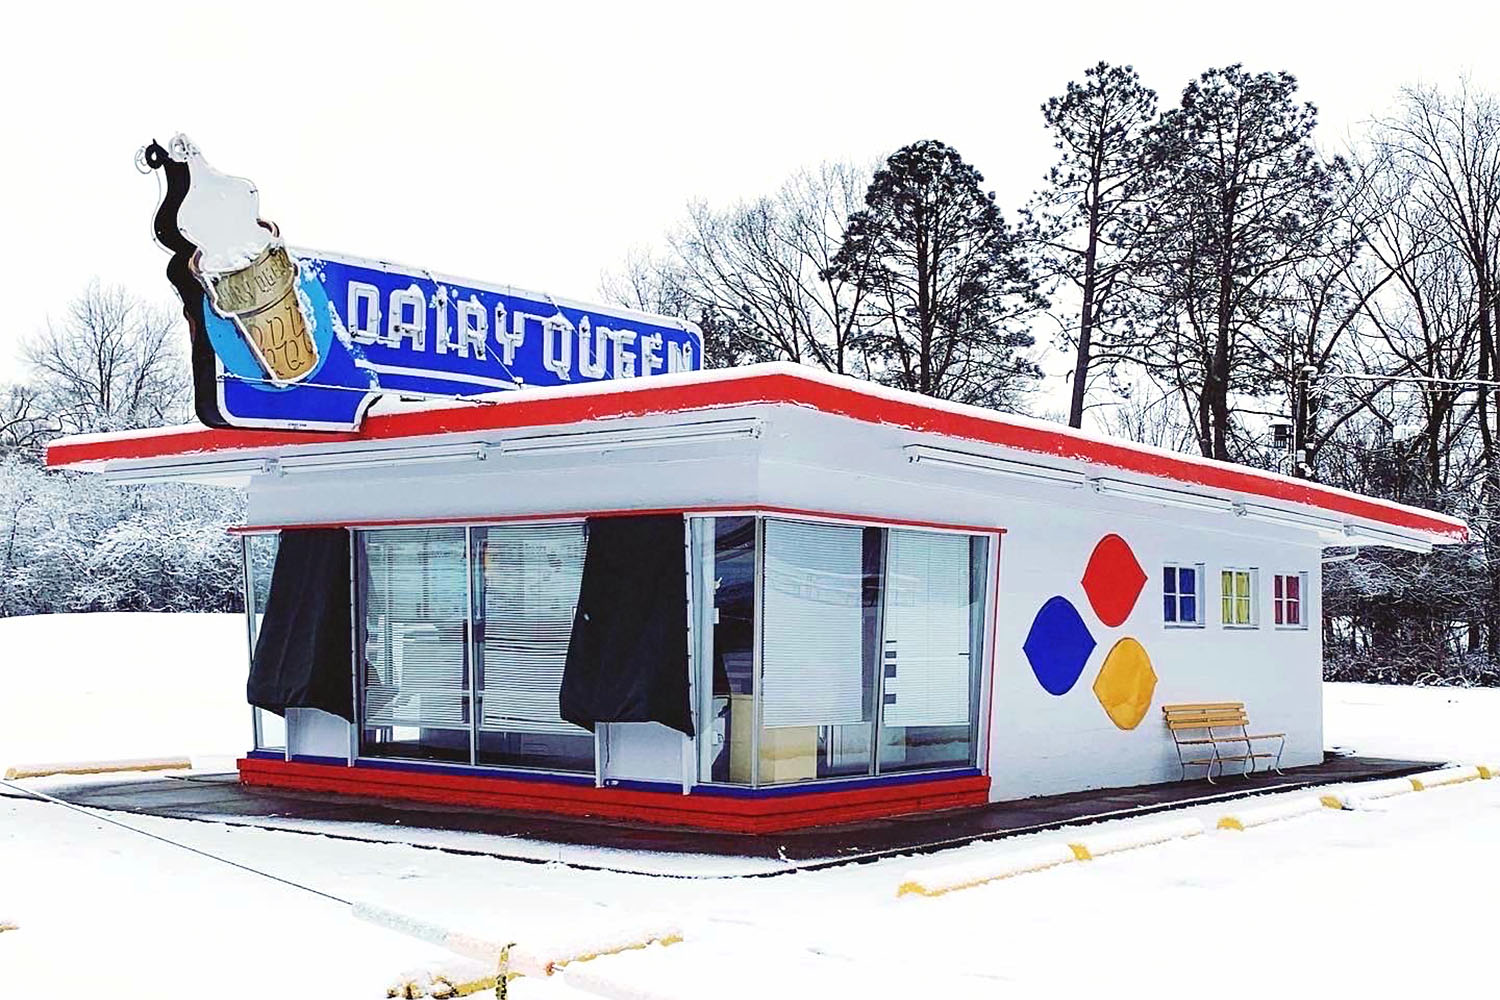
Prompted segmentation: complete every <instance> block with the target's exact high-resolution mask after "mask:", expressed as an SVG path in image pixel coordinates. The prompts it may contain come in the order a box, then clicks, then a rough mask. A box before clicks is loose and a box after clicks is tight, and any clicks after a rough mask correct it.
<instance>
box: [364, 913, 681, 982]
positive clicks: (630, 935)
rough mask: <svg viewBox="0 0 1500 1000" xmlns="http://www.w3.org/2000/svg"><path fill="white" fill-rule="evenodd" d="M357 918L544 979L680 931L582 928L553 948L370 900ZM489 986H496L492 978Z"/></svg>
mask: <svg viewBox="0 0 1500 1000" xmlns="http://www.w3.org/2000/svg"><path fill="white" fill-rule="evenodd" d="M350 909H351V910H352V911H353V914H354V916H355V917H357V918H358V919H360V920H364V921H365V922H367V923H372V924H376V925H378V926H380V927H384V928H386V929H388V930H393V931H399V932H400V933H402V934H407V935H409V936H411V937H414V938H417V939H418V940H421V941H426V942H428V943H429V944H435V945H437V946H438V947H440V948H444V949H446V950H448V951H450V952H452V953H453V954H455V955H459V956H461V957H463V958H467V959H472V960H474V961H476V962H480V963H483V964H484V965H485V966H487V967H489V968H493V969H495V970H496V974H495V976H494V977H492V979H493V978H498V976H499V975H500V974H503V975H505V977H506V978H507V979H514V978H515V977H516V976H534V977H538V978H545V977H547V976H550V975H552V974H553V973H555V972H557V971H558V970H559V969H561V968H562V967H564V966H566V965H568V964H569V963H571V962H587V961H589V960H591V959H595V958H599V957H600V956H603V955H613V954H616V953H618V952H622V951H631V950H634V949H636V948H644V947H646V946H647V945H652V944H676V943H677V942H679V941H681V940H682V930H681V928H679V927H678V926H676V925H675V924H664V923H649V924H644V923H643V924H640V925H638V926H636V927H628V928H624V929H617V928H611V929H610V930H608V931H605V932H602V933H598V934H593V935H590V934H588V933H587V932H584V933H580V934H578V935H576V936H575V937H573V938H571V939H570V940H568V941H566V942H563V943H558V944H555V945H553V946H551V947H542V948H537V947H531V946H525V945H520V944H517V943H515V942H502V941H499V940H492V939H486V938H480V937H474V936H473V935H469V934H461V933H459V932H457V931H454V930H452V929H450V928H447V927H443V926H440V925H438V924H434V923H431V922H429V921H426V920H421V919H418V918H416V917H413V916H411V915H409V914H405V913H399V912H397V911H395V910H387V909H383V908H381V907H378V906H372V905H370V904H368V903H354V904H352V905H351V907H350ZM491 985H494V983H493V982H492V983H491Z"/></svg>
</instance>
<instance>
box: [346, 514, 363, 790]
mask: <svg viewBox="0 0 1500 1000" xmlns="http://www.w3.org/2000/svg"><path fill="white" fill-rule="evenodd" d="M347 531H348V535H349V687H350V690H351V694H352V696H353V699H354V700H353V702H352V708H353V710H354V721H353V722H351V723H350V724H349V766H350V767H353V766H354V759H355V758H356V757H358V756H359V737H360V733H361V731H362V730H363V727H364V717H365V715H364V711H363V708H362V707H361V705H360V697H359V686H360V685H359V676H360V669H359V664H360V660H361V658H362V656H363V649H364V643H363V642H361V641H360V640H361V635H360V632H361V629H360V627H359V619H360V615H359V610H360V593H359V549H358V545H359V533H358V532H356V531H355V530H354V529H353V528H350V529H347Z"/></svg>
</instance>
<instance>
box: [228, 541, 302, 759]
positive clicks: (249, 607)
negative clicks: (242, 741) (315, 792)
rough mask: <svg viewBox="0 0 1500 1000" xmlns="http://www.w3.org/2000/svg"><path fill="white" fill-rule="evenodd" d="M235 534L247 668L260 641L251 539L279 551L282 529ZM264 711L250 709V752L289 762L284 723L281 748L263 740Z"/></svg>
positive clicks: (284, 723)
mask: <svg viewBox="0 0 1500 1000" xmlns="http://www.w3.org/2000/svg"><path fill="white" fill-rule="evenodd" d="M236 534H238V536H239V540H240V590H241V594H242V597H243V600H244V607H245V637H246V639H247V640H248V642H249V649H248V659H247V660H246V664H247V665H248V664H249V663H250V662H252V661H253V660H254V659H255V643H256V640H257V639H259V638H260V623H259V621H257V618H258V617H259V616H258V615H257V614H256V610H255V597H256V589H255V569H254V567H253V566H252V565H251V558H250V546H251V545H252V539H257V538H266V537H270V538H274V539H275V540H276V545H277V548H278V549H279V548H280V546H281V529H280V528H266V529H260V530H256V531H241V532H237V533H236ZM275 564H276V559H275V556H274V555H273V556H272V558H271V566H272V570H273V571H274V569H275ZM266 587H267V594H268V595H269V588H270V579H269V578H267V580H266ZM264 711H265V710H264V709H260V708H256V707H255V706H254V705H251V706H250V741H251V742H250V746H251V748H252V749H253V750H254V751H255V752H257V753H280V754H281V755H282V758H283V759H284V760H291V759H292V750H291V744H292V741H291V740H290V739H289V738H288V733H287V730H286V722H285V721H284V720H283V721H282V723H281V745H280V746H276V745H274V744H272V743H270V742H269V741H268V740H267V739H266V733H265V723H264V720H263V718H262V715H261V713H262V712H264Z"/></svg>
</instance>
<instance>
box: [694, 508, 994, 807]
mask: <svg viewBox="0 0 1500 1000" xmlns="http://www.w3.org/2000/svg"><path fill="white" fill-rule="evenodd" d="M683 516H684V518H685V519H686V520H687V522H688V534H689V536H690V537H692V538H698V539H707V540H708V541H709V542H710V543H711V542H712V534H713V533H712V531H711V530H704V529H699V530H698V531H694V529H693V525H694V524H695V523H704V524H711V523H712V521H713V520H714V519H717V518H730V517H748V518H753V519H754V521H755V526H756V531H755V604H754V615H755V621H754V636H755V638H754V650H753V652H754V667H753V671H754V673H753V675H752V679H753V680H752V686H753V694H754V699H755V708H754V712H753V716H754V719H755V730H754V732H753V733H752V746H751V754H752V759H751V762H750V764H751V768H750V770H751V782H750V783H749V784H742V783H734V782H725V781H715V780H713V778H712V773H711V769H710V768H709V766H708V763H707V762H708V761H709V760H711V758H710V757H708V756H707V755H706V754H705V752H704V750H703V748H702V746H701V745H700V746H699V747H698V748H697V753H695V755H694V758H695V760H696V761H697V764H698V767H697V771H696V773H695V774H694V775H693V779H692V780H693V781H694V783H695V784H702V785H710V786H713V787H715V788H734V789H740V790H751V791H767V790H784V789H790V788H800V789H825V788H826V789H831V788H833V787H836V786H838V785H840V784H847V783H850V782H871V781H877V782H879V781H893V780H899V779H902V778H908V777H911V776H920V775H924V774H943V773H951V772H954V771H978V772H980V773H987V770H988V768H987V765H986V762H987V760H988V756H989V737H990V729H989V725H990V719H989V715H990V713H989V711H988V706H989V705H990V698H991V692H992V684H993V675H994V663H995V657H996V656H997V655H998V654H997V649H996V635H995V633H996V624H995V609H996V607H997V606H998V605H997V601H998V594H997V591H998V589H999V586H998V584H999V570H1000V553H1001V546H1002V543H1003V538H1004V529H1003V528H998V527H996V528H981V527H973V526H966V525H951V526H950V525H941V524H928V523H913V522H910V521H901V520H886V519H881V518H876V517H861V516H846V515H841V514H835V513H831V512H809V511H800V510H799V511H789V510H782V509H776V508H759V507H743V508H741V507H734V508H713V509H697V510H693V509H688V510H684V511H683ZM769 520H793V521H805V522H810V523H814V524H826V525H829V526H831V527H858V528H879V529H881V530H882V531H883V532H884V534H883V536H882V540H881V545H882V548H883V549H884V548H887V547H888V546H889V542H890V532H891V531H919V532H929V533H936V534H952V535H961V536H963V537H965V538H969V539H974V538H979V539H982V540H983V541H984V543H985V558H984V564H983V570H982V571H983V573H984V579H983V581H982V584H981V585H982V587H983V599H982V602H981V605H980V607H979V610H978V614H979V624H980V633H981V634H980V648H979V650H977V652H978V665H977V667H975V668H971V669H973V671H974V673H973V677H974V692H973V694H972V695H971V698H972V702H973V705H974V709H973V713H972V718H971V719H970V721H969V733H970V735H969V742H970V745H971V746H972V747H973V753H972V754H971V756H970V758H969V761H968V762H967V763H964V764H937V765H933V766H932V767H929V768H911V769H890V770H884V771H883V770H882V769H881V766H880V760H879V756H880V754H879V749H880V745H879V741H880V734H881V727H882V725H883V715H884V712H883V709H884V700H885V666H884V656H883V652H884V649H885V643H884V637H885V623H886V614H885V600H886V590H885V587H884V586H883V585H882V587H881V602H880V606H879V610H878V613H877V621H878V623H879V626H878V632H877V636H876V643H877V645H876V649H877V650H878V651H880V653H881V656H880V657H879V658H878V659H877V661H876V671H875V684H876V689H875V693H874V712H873V713H872V715H873V718H872V720H871V722H870V726H871V743H870V747H871V753H870V757H871V763H870V768H869V771H868V772H867V773H865V774H855V775H838V776H829V777H824V778H810V779H803V780H799V781H785V782H775V783H767V782H763V781H762V780H761V777H760V744H761V737H762V730H763V728H764V726H763V715H762V710H763V707H764V704H763V700H762V676H761V673H762V669H763V659H764V648H763V643H764V632H765V630H764V624H765V622H764V618H765V616H764V597H765V594H764V590H765V587H764V583H765V563H766V559H765V546H766V531H765V525H766V522H767V521H769ZM688 561H689V563H690V565H691V566H692V567H693V570H694V572H695V573H696V572H699V571H701V566H702V554H701V553H699V552H692V553H690V554H689V557H688ZM881 572H882V580H883V579H884V574H885V573H886V572H887V564H886V561H885V557H884V555H883V556H882V559H881ZM688 594H689V622H690V629H692V630H694V631H695V632H696V631H697V630H698V629H700V628H704V629H706V630H707V629H711V624H710V623H708V622H704V621H700V617H699V615H700V610H699V602H700V601H703V600H705V599H707V600H709V601H711V599H712V595H711V593H706V592H703V591H702V587H701V586H700V585H699V584H698V583H697V582H696V581H695V583H694V584H693V585H692V586H690V587H689V588H688ZM709 607H710V608H711V605H710V606H709ZM705 642H711V638H700V639H699V640H698V641H697V642H695V643H693V645H692V646H691V647H690V651H689V653H690V655H689V661H690V670H691V671H692V674H693V678H694V682H695V684H696V685H697V687H698V689H699V690H700V691H701V690H705V689H707V688H708V687H709V685H706V684H704V683H703V678H702V676H701V671H702V669H703V652H702V650H703V644H704V643H705ZM703 701H704V698H703V697H702V696H699V697H698V698H696V699H695V700H694V711H695V715H696V716H697V718H698V719H699V720H701V719H702V718H703V716H704V712H705V706H704V705H703ZM705 725H706V723H704V722H702V721H700V722H699V723H698V724H697V729H698V737H697V739H699V740H702V739H703V738H704V729H705ZM685 780H686V776H685Z"/></svg>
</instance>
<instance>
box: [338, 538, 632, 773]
mask: <svg viewBox="0 0 1500 1000" xmlns="http://www.w3.org/2000/svg"><path fill="white" fill-rule="evenodd" d="M587 521H588V517H587V515H581V514H567V515H558V516H547V517H524V518H503V517H500V518H494V519H486V520H474V521H441V520H439V521H420V522H411V523H400V524H381V525H350V526H349V529H348V530H349V536H350V539H349V559H350V565H349V572H350V592H351V594H352V596H353V599H352V600H351V601H350V619H351V620H350V628H351V630H352V632H351V637H352V642H351V645H352V646H353V648H354V656H353V659H352V662H351V663H350V672H351V674H352V680H351V682H352V683H353V685H354V693H355V721H354V723H353V724H352V725H351V726H350V763H356V762H358V763H364V762H371V761H373V762H378V763H389V762H391V761H402V762H408V763H413V764H420V765H430V766H435V767H463V768H472V769H474V770H478V771H487V772H492V773H500V774H506V773H523V774H541V775H558V776H564V777H568V778H574V779H576V778H578V777H581V776H582V777H592V778H593V779H594V781H595V782H596V783H598V782H600V781H601V780H602V779H601V777H600V775H601V771H600V766H601V758H600V753H599V749H600V742H601V739H602V737H601V733H600V731H599V730H596V731H595V732H594V733H593V739H594V767H593V771H592V772H589V771H581V770H576V769H563V768H546V767H531V766H526V765H522V764H486V763H480V761H479V754H478V744H479V732H480V730H481V728H482V726H481V714H480V706H479V704H478V699H477V697H476V694H475V687H474V684H475V681H476V680H477V679H478V660H477V656H478V654H479V649H478V646H479V644H480V641H481V640H480V638H479V635H478V631H479V630H478V628H477V627H476V623H477V618H476V616H475V614H474V600H475V589H474V573H475V570H476V568H477V565H476V562H475V559H474V539H475V532H476V531H477V530H482V529H485V528H508V527H531V526H536V527H543V526H547V525H560V524H561V525H572V524H580V525H582V524H587ZM452 528H457V529H460V530H462V531H463V534H464V576H465V581H466V582H465V587H466V590H467V600H466V605H467V606H466V609H465V617H464V635H465V638H464V644H465V647H466V648H465V661H466V662H465V667H464V670H465V678H466V683H467V684H468V687H467V691H468V692H469V698H470V703H469V704H470V707H469V721H468V726H467V729H468V733H469V759H468V762H467V763H464V762H445V761H438V760H428V759H424V758H420V757H392V756H372V755H369V754H366V753H364V730H365V702H364V695H365V682H364V677H363V671H362V670H361V669H360V655H361V646H362V644H361V638H362V636H363V628H364V626H363V622H364V615H365V608H364V604H363V595H362V594H361V593H360V592H359V587H358V585H357V584H358V580H359V572H358V566H359V557H360V549H361V546H362V544H363V543H362V541H361V538H362V537H363V536H367V535H372V534H379V533H381V532H386V531H406V530H412V529H419V530H420V529H452Z"/></svg>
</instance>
